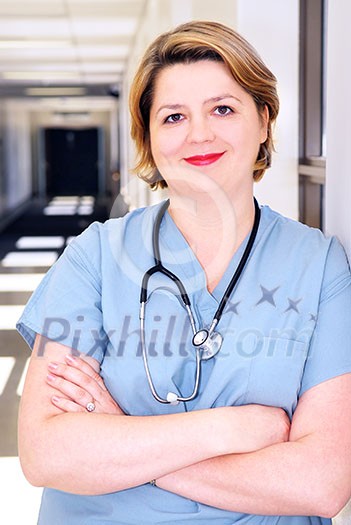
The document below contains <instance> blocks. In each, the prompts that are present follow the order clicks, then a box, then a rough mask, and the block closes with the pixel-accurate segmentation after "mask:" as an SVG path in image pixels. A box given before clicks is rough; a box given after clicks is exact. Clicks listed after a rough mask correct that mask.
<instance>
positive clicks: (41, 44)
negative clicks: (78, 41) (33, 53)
mask: <svg viewBox="0 0 351 525" xmlns="http://www.w3.org/2000/svg"><path fill="white" fill-rule="evenodd" d="M71 46H72V42H71V41H70V40H0V49H1V48H2V49H23V48H25V49H27V48H44V49H47V48H48V47H51V48H60V47H71Z"/></svg>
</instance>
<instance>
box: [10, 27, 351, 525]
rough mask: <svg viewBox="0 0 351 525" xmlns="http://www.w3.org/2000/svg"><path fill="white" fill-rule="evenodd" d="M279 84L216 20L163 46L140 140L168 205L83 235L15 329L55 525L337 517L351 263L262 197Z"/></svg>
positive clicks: (347, 424) (28, 444) (33, 440)
mask: <svg viewBox="0 0 351 525" xmlns="http://www.w3.org/2000/svg"><path fill="white" fill-rule="evenodd" d="M275 84H276V81H275V77H274V75H273V74H272V73H271V72H270V71H269V70H268V69H267V68H266V66H265V65H264V64H263V62H262V61H261V59H260V58H259V56H258V55H257V53H256V52H255V51H254V50H253V49H252V47H251V46H250V45H249V44H248V43H247V42H246V41H245V40H244V39H243V38H242V37H240V35H238V34H237V33H236V32H234V31H233V30H232V29H230V28H228V27H225V26H223V25H220V24H217V23H212V22H201V21H194V22H189V23H188V24H184V25H182V26H179V27H178V28H176V29H175V30H173V31H170V32H168V33H165V34H163V35H161V36H160V37H158V38H157V39H156V40H155V41H154V42H153V43H152V44H151V46H150V47H149V49H148V50H147V51H146V53H145V56H144V58H143V59H142V61H141V64H140V67H139V69H138V71H137V73H136V76H135V79H134V83H133V85H132V89H131V97H130V108H131V115H132V136H133V138H134V139H135V142H136V146H137V152H138V154H139V160H138V165H137V167H138V170H139V171H140V173H139V174H140V176H141V177H142V178H144V179H145V180H146V181H147V182H148V183H149V184H150V185H151V186H152V187H158V186H161V187H165V186H168V191H169V201H166V202H163V203H161V204H160V205H156V206H151V207H148V208H142V209H138V210H135V211H133V212H131V213H129V214H127V215H126V216H125V217H124V218H122V219H112V220H110V221H107V222H106V223H105V224H99V223H94V224H93V225H92V226H91V227H89V228H88V229H87V230H86V231H85V232H84V233H83V234H82V235H81V236H79V237H77V238H76V239H74V240H73V241H72V242H71V243H70V244H69V246H68V247H67V248H66V250H65V253H64V254H63V256H61V257H60V259H59V260H58V261H57V263H56V264H55V265H54V266H53V267H52V268H51V270H50V272H49V273H48V274H47V275H46V276H45V278H44V280H43V281H42V283H41V284H40V286H39V288H38V290H37V291H36V292H35V293H34V295H33V296H32V298H31V300H30V302H29V304H28V306H27V307H26V309H25V311H24V313H23V315H22V317H21V319H20V320H19V323H18V329H19V331H20V332H21V334H22V335H23V337H24V338H25V339H26V341H27V342H28V343H29V345H30V346H31V347H33V354H32V358H31V361H30V365H29V368H28V374H27V379H26V382H25V386H24V391H23V396H22V402H21V411H20V417H19V449H20V457H21V463H22V467H23V470H24V472H25V474H26V476H27V477H28V479H29V480H30V481H31V482H32V483H33V484H35V485H43V486H45V490H44V495H43V500H42V506H41V513H40V518H39V524H40V525H46V524H50V525H62V523H68V524H69V525H80V524H81V523H89V524H91V525H98V524H100V523H115V524H118V525H125V524H127V523H129V524H131V525H132V524H133V525H139V524H141V523H143V524H145V525H146V524H150V525H151V524H152V525H156V524H160V523H168V524H169V525H180V524H182V525H183V524H186V523H189V524H190V523H198V522H199V523H200V522H201V523H208V524H210V523H216V524H217V525H229V524H232V525H235V524H238V525H239V524H244V523H250V525H278V523H279V525H331V516H333V515H335V514H336V513H337V512H338V511H339V510H340V509H341V508H342V507H343V505H344V504H345V503H346V501H347V500H348V498H349V497H350V495H351V489H350V481H349V480H350V477H351V458H350V448H351V404H350V402H349V399H350V395H351V352H350V348H351V331H350V327H349V319H350V315H351V275H350V269H349V267H348V264H347V260H346V257H345V254H344V252H343V249H342V247H341V246H340V244H339V242H338V241H337V240H336V239H335V238H326V237H324V236H323V234H322V233H321V232H319V231H317V230H313V229H310V228H308V227H306V226H303V225H302V224H299V223H297V222H294V221H291V220H289V219H287V218H285V217H283V216H281V215H280V214H278V213H276V212H274V211H272V210H271V209H270V208H268V207H267V206H260V205H259V204H258V203H257V201H256V200H255V199H254V197H253V186H254V181H257V180H259V179H260V178H261V177H262V176H263V174H264V171H265V170H266V168H268V167H269V165H270V159H271V153H272V148H273V141H272V127H273V123H274V121H275V118H276V116H277V113H278V106H279V104H278V98H277V94H276V88H275ZM138 307H139V316H138ZM146 310H147V315H146ZM200 371H201V373H200ZM194 385H195V386H194ZM191 392H193V394H192V393H191Z"/></svg>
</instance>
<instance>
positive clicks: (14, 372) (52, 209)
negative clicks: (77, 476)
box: [0, 198, 351, 525]
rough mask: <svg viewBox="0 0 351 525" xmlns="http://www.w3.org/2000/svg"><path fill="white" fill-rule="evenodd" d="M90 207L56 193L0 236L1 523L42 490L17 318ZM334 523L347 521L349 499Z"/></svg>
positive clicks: (29, 522)
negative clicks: (26, 439)
mask: <svg viewBox="0 0 351 525" xmlns="http://www.w3.org/2000/svg"><path fill="white" fill-rule="evenodd" d="M92 212H93V207H92V201H91V198H86V199H84V200H82V199H77V198H75V199H73V198H71V199H66V200H63V199H55V200H53V202H52V205H51V206H45V207H44V206H43V205H41V204H37V205H35V206H34V207H33V209H32V210H31V212H30V214H29V215H27V216H26V217H23V218H22V219H20V220H19V221H17V223H16V224H14V225H13V226H12V228H10V229H9V230H8V231H7V232H5V233H3V234H2V235H1V236H0V429H1V433H0V494H1V505H0V523H1V524H4V525H5V524H6V525H19V524H23V525H35V524H36V522H37V514H38V508H39V503H40V496H41V489H39V488H34V487H31V486H30V485H29V483H27V481H26V480H25V478H24V476H23V474H22V471H21V468H20V465H19V461H18V457H17V430H16V427H17V413H18V405H19V400H20V395H21V392H22V387H23V380H24V375H25V371H26V365H27V362H28V357H29V349H28V348H27V346H26V344H25V343H24V341H23V340H22V338H21V337H20V336H19V335H18V334H17V332H16V331H15V322H16V320H17V319H18V317H19V315H20V312H21V311H22V309H23V306H24V305H25V303H26V302H27V300H28V298H29V296H30V294H31V292H32V291H33V290H34V289H35V288H36V286H37V285H38V283H39V281H40V279H41V278H42V277H43V275H44V273H45V272H46V271H47V270H48V268H49V266H50V264H52V262H54V261H55V260H56V258H57V257H58V256H59V254H60V253H61V252H62V250H63V249H64V247H65V246H66V244H67V243H68V242H69V241H70V239H71V238H72V236H74V235H77V234H78V233H79V231H81V230H82V229H84V228H85V227H86V226H87V225H88V224H89V223H90V222H91V220H93V219H95V218H97V219H104V218H105V217H104V216H103V212H102V213H101V210H100V214H99V215H98V216H96V214H95V215H91V213H92ZM72 213H73V219H74V220H72ZM57 214H59V215H57ZM106 217H107V216H106ZM334 523H335V525H351V505H350V506H349V507H347V508H346V509H345V510H344V511H343V512H342V513H341V514H340V515H339V516H338V518H337V519H335V520H334ZM63 525H66V524H63Z"/></svg>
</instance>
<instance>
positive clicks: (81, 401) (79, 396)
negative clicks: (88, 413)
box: [46, 373, 101, 408]
mask: <svg viewBox="0 0 351 525" xmlns="http://www.w3.org/2000/svg"><path fill="white" fill-rule="evenodd" d="M46 380H47V382H48V384H49V385H50V386H52V387H54V388H55V389H56V390H58V391H59V392H60V393H61V394H64V396H67V397H68V398H69V399H70V400H71V401H73V402H74V403H76V404H78V405H80V406H81V407H83V408H85V407H86V406H87V404H88V403H91V402H95V398H94V396H93V395H91V394H90V393H89V392H87V390H85V389H84V388H81V387H80V386H78V385H76V384H74V383H72V382H71V381H67V380H66V379H63V378H62V377H60V376H56V375H54V374H51V373H50V374H48V375H47V377H46ZM100 392H101V391H100Z"/></svg>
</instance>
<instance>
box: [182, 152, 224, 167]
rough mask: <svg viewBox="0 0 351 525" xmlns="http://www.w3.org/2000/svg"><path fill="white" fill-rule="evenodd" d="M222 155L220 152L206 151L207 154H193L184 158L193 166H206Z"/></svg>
mask: <svg viewBox="0 0 351 525" xmlns="http://www.w3.org/2000/svg"><path fill="white" fill-rule="evenodd" d="M222 155H224V151H222V153H208V154H207V155H194V156H193V157H187V158H185V159H184V160H185V161H186V162H188V163H189V164H192V165H193V166H208V165H209V164H213V163H214V162H216V161H217V160H218V159H220V158H221V157H222Z"/></svg>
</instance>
